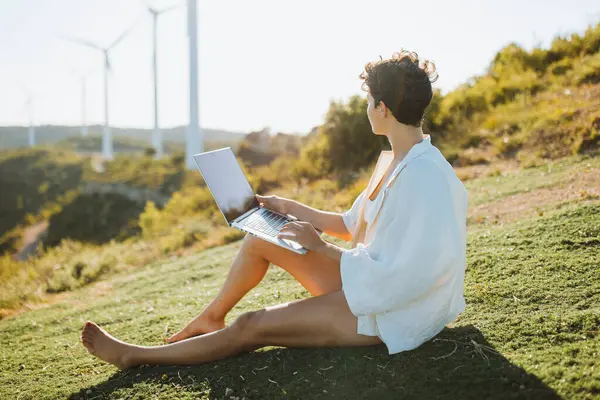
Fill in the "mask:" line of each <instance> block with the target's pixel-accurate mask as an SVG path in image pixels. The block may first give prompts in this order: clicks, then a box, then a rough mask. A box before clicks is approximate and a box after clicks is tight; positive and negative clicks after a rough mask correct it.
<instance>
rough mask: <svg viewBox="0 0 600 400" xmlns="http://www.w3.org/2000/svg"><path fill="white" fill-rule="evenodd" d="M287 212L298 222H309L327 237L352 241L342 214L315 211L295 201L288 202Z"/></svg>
mask: <svg viewBox="0 0 600 400" xmlns="http://www.w3.org/2000/svg"><path fill="white" fill-rule="evenodd" d="M287 212H288V214H291V215H293V216H295V217H296V218H298V219H299V220H300V221H306V222H310V224H311V225H312V226H314V227H315V228H316V229H319V230H321V231H323V232H324V233H326V234H328V235H331V236H334V237H336V238H338V239H342V240H345V241H350V240H352V234H351V233H350V232H348V229H347V228H346V224H344V220H343V219H342V214H338V213H333V212H328V211H321V210H317V209H316V208H312V207H309V206H307V205H306V204H302V203H300V202H298V201H295V200H290V203H289V207H288V211H287Z"/></svg>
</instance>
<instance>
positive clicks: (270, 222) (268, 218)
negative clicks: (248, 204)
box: [245, 209, 288, 237]
mask: <svg viewBox="0 0 600 400" xmlns="http://www.w3.org/2000/svg"><path fill="white" fill-rule="evenodd" d="M257 214H259V215H257ZM286 222H288V220H287V219H286V218H284V217H282V216H281V215H278V214H275V213H273V212H271V211H269V210H267V209H264V211H263V212H262V213H258V212H255V213H253V214H252V215H250V217H249V218H248V221H247V222H246V224H245V226H246V227H248V228H252V229H256V230H257V231H259V232H262V233H265V234H267V235H269V236H273V237H275V236H277V233H278V232H279V230H280V229H281V227H282V226H283V225H284V224H285V223H286Z"/></svg>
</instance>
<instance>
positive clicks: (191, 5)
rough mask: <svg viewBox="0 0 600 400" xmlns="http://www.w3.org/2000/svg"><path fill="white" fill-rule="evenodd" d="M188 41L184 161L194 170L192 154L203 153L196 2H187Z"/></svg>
mask: <svg viewBox="0 0 600 400" xmlns="http://www.w3.org/2000/svg"><path fill="white" fill-rule="evenodd" d="M187 13H188V39H189V54H190V60H189V61H190V71H189V74H190V122H189V125H188V129H187V137H186V144H185V161H186V165H187V168H188V169H194V168H195V165H196V164H195V162H194V159H193V156H194V154H198V153H202V152H203V151H204V140H203V135H202V130H201V129H200V121H199V116H198V47H197V46H198V23H197V18H198V15H197V10H196V0H187Z"/></svg>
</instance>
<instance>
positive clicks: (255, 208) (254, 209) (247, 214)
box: [229, 207, 260, 226]
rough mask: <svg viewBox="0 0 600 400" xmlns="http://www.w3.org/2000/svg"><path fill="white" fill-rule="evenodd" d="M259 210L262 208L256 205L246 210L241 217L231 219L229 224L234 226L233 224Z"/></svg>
mask: <svg viewBox="0 0 600 400" xmlns="http://www.w3.org/2000/svg"><path fill="white" fill-rule="evenodd" d="M257 210H260V207H254V208H253V209H251V210H249V211H246V212H245V213H244V214H242V215H240V216H239V217H237V218H236V219H234V220H233V221H231V223H230V224H229V226H233V224H237V223H239V222H240V221H241V220H243V219H244V218H246V217H247V216H249V215H250V214H252V213H253V212H255V211H257Z"/></svg>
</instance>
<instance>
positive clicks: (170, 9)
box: [158, 3, 185, 14]
mask: <svg viewBox="0 0 600 400" xmlns="http://www.w3.org/2000/svg"><path fill="white" fill-rule="evenodd" d="M183 6H185V3H181V4H176V5H174V6H171V7H167V8H163V9H162V10H159V11H158V14H163V13H168V12H169V11H173V10H177V9H178V8H181V7H183Z"/></svg>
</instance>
